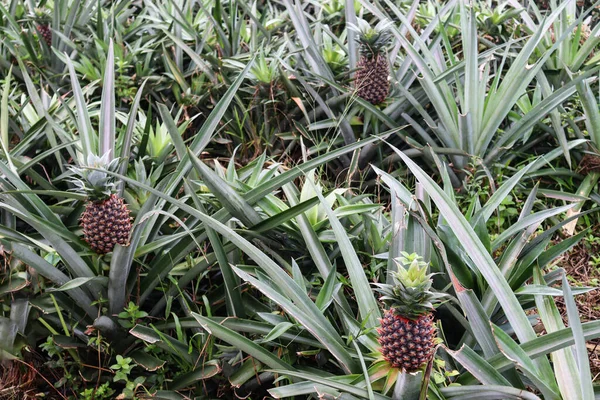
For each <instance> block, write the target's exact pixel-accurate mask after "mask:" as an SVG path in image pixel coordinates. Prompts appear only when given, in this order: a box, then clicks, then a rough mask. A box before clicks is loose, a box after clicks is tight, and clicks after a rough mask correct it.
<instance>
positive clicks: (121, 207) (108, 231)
mask: <svg viewBox="0 0 600 400" xmlns="http://www.w3.org/2000/svg"><path fill="white" fill-rule="evenodd" d="M87 161H88V166H90V167H93V168H102V169H106V170H108V171H111V172H114V171H116V169H117V167H118V164H119V160H118V159H115V160H112V161H111V162H109V161H108V153H106V154H105V155H104V156H102V157H97V156H96V155H94V154H90V155H89V157H88V160H87ZM71 170H72V171H73V172H74V173H75V174H76V175H77V176H78V178H76V179H73V180H72V182H73V183H74V184H75V186H76V188H77V190H78V191H80V192H82V193H85V194H86V195H87V196H88V198H87V204H86V207H85V211H84V213H83V215H82V216H81V226H82V227H83V236H84V239H85V241H86V242H87V243H88V244H89V245H90V247H91V248H92V250H94V251H95V252H96V253H98V254H106V253H108V252H111V251H112V250H113V248H114V247H115V245H116V244H120V245H121V246H127V245H128V244H129V233H130V231H131V217H130V216H129V209H128V208H127V205H126V204H125V202H124V201H123V199H122V198H121V197H119V196H118V195H116V194H115V193H114V189H115V185H116V182H114V179H113V178H112V177H111V176H110V175H108V174H107V173H106V172H103V171H97V170H89V169H84V168H75V167H71Z"/></svg>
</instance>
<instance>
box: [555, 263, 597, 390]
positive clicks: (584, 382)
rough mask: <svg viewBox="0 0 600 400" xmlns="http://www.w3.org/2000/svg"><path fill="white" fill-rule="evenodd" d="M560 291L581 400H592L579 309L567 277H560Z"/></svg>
mask: <svg viewBox="0 0 600 400" xmlns="http://www.w3.org/2000/svg"><path fill="white" fill-rule="evenodd" d="M562 289H563V292H564V299H565V305H566V306H567V316H568V318H569V326H570V327H571V329H572V330H573V339H574V340H575V358H576V360H577V366H578V371H577V372H578V374H579V377H580V378H581V393H582V397H581V399H582V400H593V399H594V387H593V386H592V374H591V372H590V360H589V355H588V351H587V347H586V343H585V342H586V341H585V337H584V336H583V329H582V328H581V320H580V319H579V309H578V308H577V304H575V299H574V298H573V293H572V292H571V287H570V286H569V282H568V281H567V275H566V274H563V276H562Z"/></svg>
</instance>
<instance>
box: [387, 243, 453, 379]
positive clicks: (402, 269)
mask: <svg viewBox="0 0 600 400" xmlns="http://www.w3.org/2000/svg"><path fill="white" fill-rule="evenodd" d="M399 262H400V265H399V266H398V271H397V272H392V278H393V282H394V284H377V286H378V289H377V290H378V292H380V293H381V294H382V295H383V296H381V298H380V301H382V302H383V303H384V304H385V306H386V308H387V310H386V311H385V313H384V315H383V318H382V319H381V327H380V328H378V329H377V331H378V333H379V339H378V340H379V344H380V345H381V354H382V356H383V358H384V359H385V360H386V361H387V362H388V363H389V364H390V365H391V366H392V367H394V368H398V369H400V370H402V371H405V372H409V373H411V372H416V371H418V370H420V369H421V367H422V366H423V365H424V364H426V363H427V362H429V360H430V359H431V358H432V356H433V353H434V350H435V346H436V342H437V339H436V327H435V325H434V321H433V314H432V312H431V311H432V310H433V308H434V307H435V306H436V305H439V303H440V298H441V297H443V296H444V295H443V294H441V293H434V292H432V291H431V285H432V280H431V275H432V274H427V266H428V264H427V263H425V262H423V260H422V258H421V257H420V256H418V255H417V254H414V253H413V254H408V253H405V252H403V253H402V256H401V257H399Z"/></svg>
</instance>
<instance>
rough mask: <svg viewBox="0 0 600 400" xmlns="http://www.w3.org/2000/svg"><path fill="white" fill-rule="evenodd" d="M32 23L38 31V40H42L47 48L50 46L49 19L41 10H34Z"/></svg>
mask: <svg viewBox="0 0 600 400" xmlns="http://www.w3.org/2000/svg"><path fill="white" fill-rule="evenodd" d="M34 21H35V22H36V24H35V26H36V29H37V31H38V38H40V39H44V41H45V42H46V44H47V45H48V47H51V46H52V29H50V17H49V16H48V15H46V14H45V13H44V11H43V10H42V9H39V8H36V9H35V16H34Z"/></svg>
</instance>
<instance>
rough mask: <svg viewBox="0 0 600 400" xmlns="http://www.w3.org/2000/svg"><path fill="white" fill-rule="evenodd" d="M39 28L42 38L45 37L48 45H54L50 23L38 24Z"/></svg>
mask: <svg viewBox="0 0 600 400" xmlns="http://www.w3.org/2000/svg"><path fill="white" fill-rule="evenodd" d="M37 29H38V32H39V34H40V35H41V36H42V39H44V41H45V42H46V44H47V45H48V47H52V30H51V29H50V25H48V24H38V26H37Z"/></svg>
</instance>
